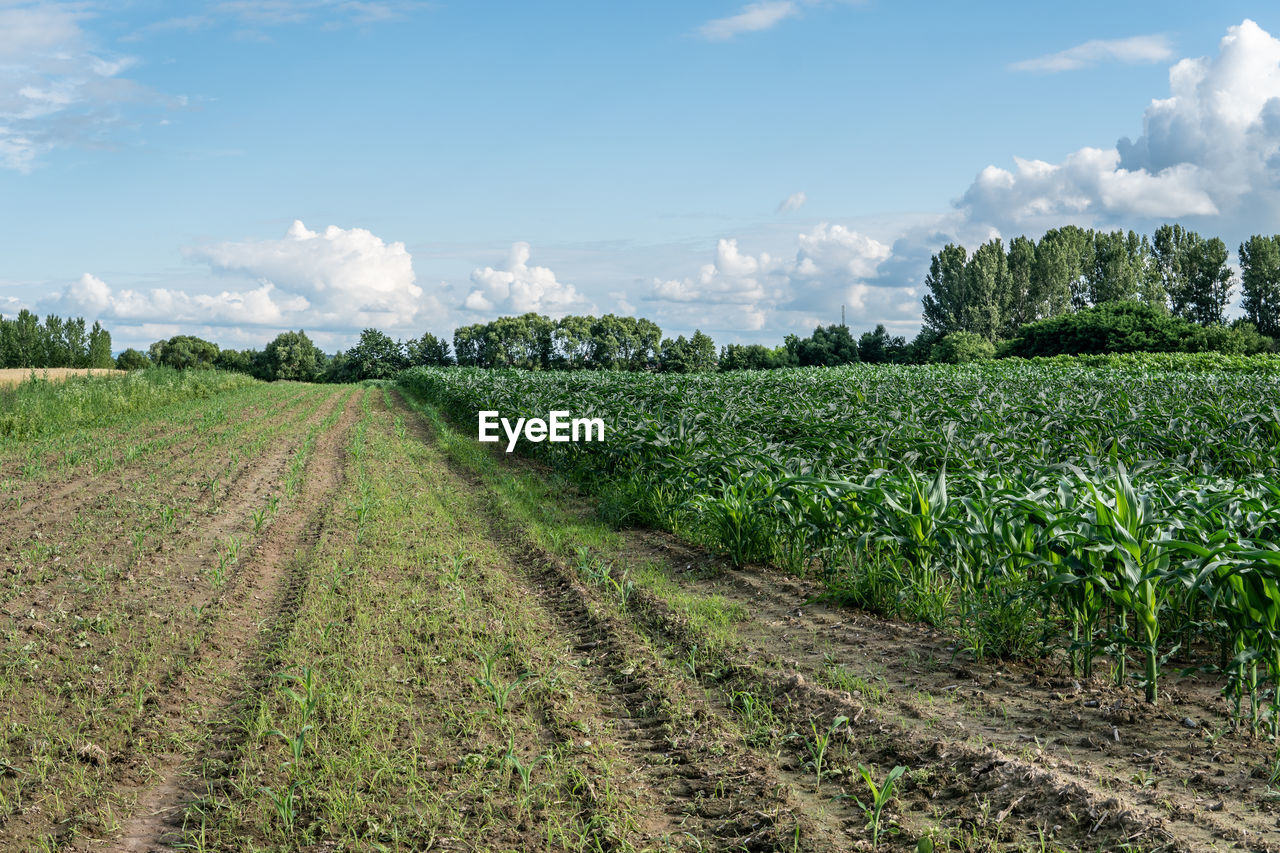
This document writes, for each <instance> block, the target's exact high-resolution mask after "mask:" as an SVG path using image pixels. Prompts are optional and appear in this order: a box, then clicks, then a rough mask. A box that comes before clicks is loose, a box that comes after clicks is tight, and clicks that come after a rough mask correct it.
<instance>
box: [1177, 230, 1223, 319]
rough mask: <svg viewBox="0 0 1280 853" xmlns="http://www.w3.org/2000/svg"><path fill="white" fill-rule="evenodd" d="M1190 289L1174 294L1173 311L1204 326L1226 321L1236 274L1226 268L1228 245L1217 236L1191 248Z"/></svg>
mask: <svg viewBox="0 0 1280 853" xmlns="http://www.w3.org/2000/svg"><path fill="white" fill-rule="evenodd" d="M1184 264H1185V266H1184V270H1185V271H1186V277H1187V288H1186V290H1184V291H1181V292H1179V293H1177V294H1174V299H1173V303H1174V306H1173V307H1174V312H1175V313H1177V314H1179V315H1180V316H1183V317H1186V318H1187V319H1188V320H1191V321H1192V322H1194V323H1199V324H1201V325H1202V326H1209V325H1221V324H1223V323H1225V322H1226V314H1227V305H1228V304H1230V302H1231V290H1232V287H1233V285H1234V283H1235V272H1234V271H1233V270H1232V269H1231V267H1229V266H1227V246H1226V244H1225V243H1223V242H1222V240H1220V239H1218V238H1217V237H1214V238H1212V239H1209V240H1201V241H1198V242H1196V243H1194V244H1193V245H1192V246H1191V247H1189V248H1188V251H1187V257H1186V258H1185V260H1184Z"/></svg>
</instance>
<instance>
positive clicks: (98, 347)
mask: <svg viewBox="0 0 1280 853" xmlns="http://www.w3.org/2000/svg"><path fill="white" fill-rule="evenodd" d="M87 355H88V359H87V360H88V364H87V365H86V366H87V367H93V368H110V367H113V366H114V365H115V359H113V358H112V357H111V333H110V332H108V331H107V330H106V329H104V328H102V324H101V323H99V322H97V321H96V320H95V321H94V323H93V328H92V329H91V330H90V331H89V350H88V354H87Z"/></svg>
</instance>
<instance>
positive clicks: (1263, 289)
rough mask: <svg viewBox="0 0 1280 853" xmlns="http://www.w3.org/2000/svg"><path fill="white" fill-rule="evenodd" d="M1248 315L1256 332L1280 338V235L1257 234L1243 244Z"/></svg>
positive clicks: (1242, 271)
mask: <svg viewBox="0 0 1280 853" xmlns="http://www.w3.org/2000/svg"><path fill="white" fill-rule="evenodd" d="M1240 286H1241V289H1242V290H1243V292H1244V300H1243V307H1244V313H1245V317H1246V318H1247V319H1248V320H1249V322H1251V323H1253V325H1254V326H1255V327H1256V328H1257V331H1258V332H1260V333H1262V334H1264V335H1267V336H1269V337H1272V338H1275V337H1280V234H1277V235H1275V236H1272V237H1265V236H1263V235H1261V234H1255V235H1253V236H1252V237H1250V238H1249V239H1248V240H1246V241H1244V242H1243V243H1241V244H1240Z"/></svg>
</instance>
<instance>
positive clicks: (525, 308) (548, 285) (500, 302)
mask: <svg viewBox="0 0 1280 853" xmlns="http://www.w3.org/2000/svg"><path fill="white" fill-rule="evenodd" d="M530 255H531V250H530V247H529V244H528V243H524V242H520V243H513V244H512V246H511V252H510V253H509V254H508V255H507V261H506V264H505V266H504V267H503V268H502V269H494V268H493V267H484V268H483V269H476V270H475V271H473V272H472V273H471V283H472V285H473V287H472V289H471V292H470V293H468V294H467V297H466V299H465V300H464V301H463V307H464V308H466V309H467V310H468V311H474V312H476V313H478V314H492V313H499V314H525V313H527V312H529V311H536V312H538V313H540V314H547V315H549V316H551V317H563V316H564V315H565V314H570V313H574V312H591V311H594V310H595V307H594V306H593V305H592V304H591V303H590V302H589V301H588V300H587V299H586V298H585V297H583V296H582V294H580V293H579V292H578V290H577V288H575V287H574V286H573V285H571V284H566V283H564V282H562V281H559V280H557V279H556V274H555V273H554V272H552V271H551V270H550V269H548V268H547V267H537V266H534V267H531V266H529V258H530Z"/></svg>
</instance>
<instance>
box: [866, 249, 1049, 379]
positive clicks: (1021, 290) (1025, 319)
mask: <svg viewBox="0 0 1280 853" xmlns="http://www.w3.org/2000/svg"><path fill="white" fill-rule="evenodd" d="M1008 268H1009V279H1008V288H1007V291H1006V294H1005V299H1004V301H1003V304H1002V305H1001V306H1000V336H1001V337H1007V336H1009V335H1010V334H1012V333H1013V331H1014V330H1016V329H1017V328H1018V327H1019V326H1021V325H1023V324H1024V323H1030V322H1032V321H1033V320H1036V319H1038V318H1039V311H1040V305H1039V301H1040V300H1039V295H1038V292H1037V290H1038V288H1037V284H1036V244H1035V241H1034V240H1032V239H1031V238H1029V237H1026V236H1022V237H1014V238H1013V239H1012V240H1010V241H1009V259H1008ZM862 360H863V361H869V360H870V359H868V358H867V357H866V356H865V355H864V356H863V357H862Z"/></svg>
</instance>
